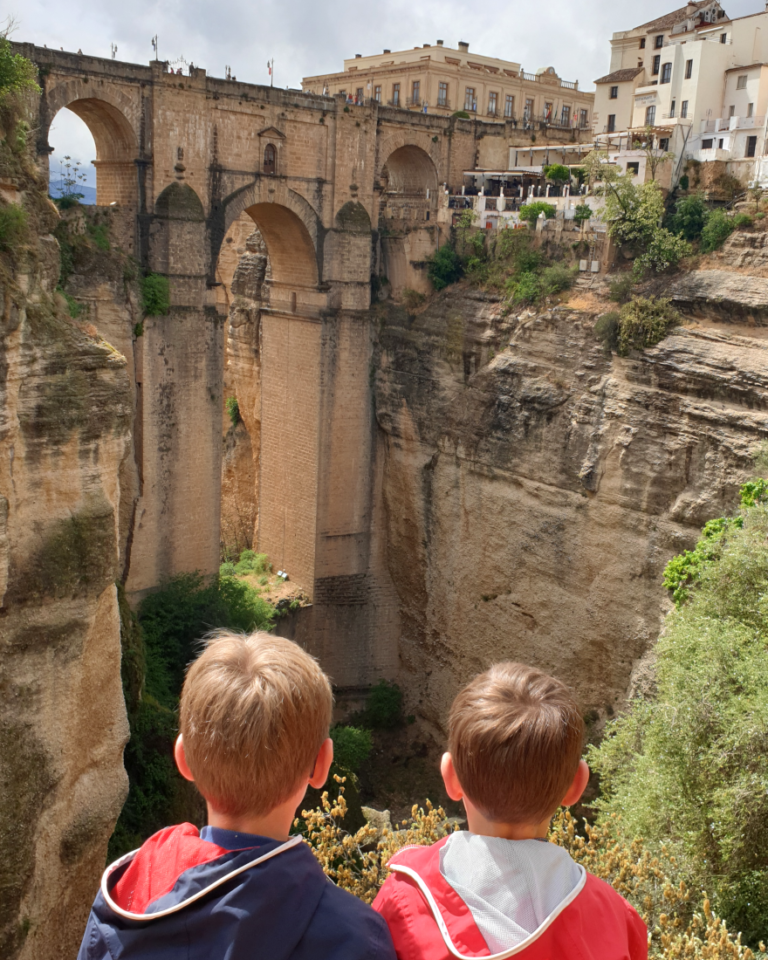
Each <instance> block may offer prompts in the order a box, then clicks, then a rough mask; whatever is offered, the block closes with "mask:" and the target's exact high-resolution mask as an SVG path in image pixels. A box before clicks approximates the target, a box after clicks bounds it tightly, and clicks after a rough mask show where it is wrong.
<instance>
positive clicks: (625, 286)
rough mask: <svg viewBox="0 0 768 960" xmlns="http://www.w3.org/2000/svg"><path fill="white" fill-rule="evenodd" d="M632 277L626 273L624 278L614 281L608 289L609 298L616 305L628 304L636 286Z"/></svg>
mask: <svg viewBox="0 0 768 960" xmlns="http://www.w3.org/2000/svg"><path fill="white" fill-rule="evenodd" d="M634 285H635V284H634V280H633V279H632V275H631V274H629V273H625V274H624V276H623V277H618V279H616V280H612V281H611V283H610V285H609V287H608V291H609V292H608V298H609V299H610V300H613V302H614V303H626V302H627V301H628V300H629V298H630V297H631V296H632V287H633V286H634Z"/></svg>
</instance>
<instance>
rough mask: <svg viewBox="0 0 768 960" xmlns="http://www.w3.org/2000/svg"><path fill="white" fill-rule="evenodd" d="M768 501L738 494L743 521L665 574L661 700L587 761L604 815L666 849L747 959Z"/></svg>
mask: <svg viewBox="0 0 768 960" xmlns="http://www.w3.org/2000/svg"><path fill="white" fill-rule="evenodd" d="M767 489H768V484H766V483H765V481H763V480H758V481H754V482H753V483H752V484H750V485H748V486H746V487H744V488H742V504H747V505H746V506H743V507H742V511H741V513H740V514H739V516H737V517H734V518H729V519H725V518H723V519H721V520H718V521H711V522H710V523H709V524H707V526H706V527H705V529H704V535H703V537H702V539H701V540H700V541H699V544H698V545H697V547H696V548H695V550H694V551H690V552H689V553H688V554H687V555H685V556H684V558H683V559H684V563H683V564H682V565H681V564H680V563H679V562H676V561H672V562H671V563H670V564H669V565H668V566H667V570H666V584H667V586H668V587H669V588H670V589H672V590H673V591H674V593H673V595H674V597H675V601H676V603H677V609H676V610H675V611H673V613H671V614H670V615H669V616H668V617H667V621H666V624H665V629H664V632H663V634H662V636H661V638H660V639H659V641H658V643H657V646H656V649H655V653H656V668H655V671H656V683H657V694H656V696H655V698H654V699H653V700H652V701H649V700H635V701H634V702H633V703H632V705H631V708H630V710H629V712H628V713H627V714H626V715H625V716H623V717H622V718H620V719H619V720H617V721H615V722H614V723H613V724H611V725H610V726H609V728H608V733H607V736H606V738H605V740H604V741H603V743H602V744H601V746H600V747H599V748H597V749H594V750H593V751H592V756H591V764H592V766H593V767H594V769H595V770H596V771H597V772H598V773H599V774H600V778H601V780H600V782H601V788H602V791H603V797H602V799H601V800H600V801H599V802H598V807H599V809H600V810H601V812H602V815H603V816H608V817H610V816H612V815H614V814H616V815H620V816H621V821H620V824H621V826H620V834H621V836H622V837H624V838H625V839H626V840H627V841H631V840H632V838H634V837H643V838H644V839H645V840H646V841H647V842H648V843H649V844H650V845H651V848H652V849H654V850H662V849H664V848H666V850H667V852H668V853H669V854H671V855H673V856H674V857H675V859H676V862H677V864H678V874H679V876H680V877H682V878H684V879H685V880H686V882H687V883H689V884H691V885H694V886H696V887H697V888H698V889H704V890H707V891H708V892H709V893H710V894H713V895H714V896H715V898H716V902H717V905H718V908H719V911H720V912H721V913H722V915H723V916H725V918H726V920H727V921H728V924H729V927H731V929H734V930H741V931H742V932H743V935H744V939H745V941H747V942H748V943H750V944H751V945H753V946H754V945H756V944H757V943H758V941H759V940H760V938H761V937H764V936H765V934H766V931H768V655H767V654H766V641H767V640H768V602H766V597H767V596H768V506H766V504H765V503H764V502H763V500H764V499H765V496H766V490H767ZM750 504H751V505H750Z"/></svg>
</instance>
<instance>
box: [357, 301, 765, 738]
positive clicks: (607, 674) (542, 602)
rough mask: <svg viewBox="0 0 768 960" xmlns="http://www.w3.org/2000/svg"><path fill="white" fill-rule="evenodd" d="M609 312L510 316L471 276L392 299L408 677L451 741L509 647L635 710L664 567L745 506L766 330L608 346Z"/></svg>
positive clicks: (386, 386)
mask: <svg viewBox="0 0 768 960" xmlns="http://www.w3.org/2000/svg"><path fill="white" fill-rule="evenodd" d="M593 307H594V301H593ZM596 309H599V305H598V306H597V307H596V308H594V309H583V310H577V309H573V308H570V307H568V306H567V305H565V306H560V307H556V308H554V309H550V310H547V311H545V312H543V313H539V314H536V313H535V312H533V311H525V312H522V313H520V314H519V315H514V314H512V315H509V316H505V315H504V311H503V310H502V304H500V303H498V302H495V301H494V300H492V299H489V298H486V297H483V296H482V295H481V294H479V293H477V292H473V291H471V290H469V289H465V288H461V287H457V288H451V289H449V290H448V291H446V292H445V293H444V294H443V295H441V296H439V297H438V298H436V299H435V300H434V301H433V302H432V303H430V304H429V306H428V307H426V308H425V309H424V310H423V311H422V312H420V313H418V314H417V315H415V316H414V315H410V314H408V313H407V312H406V311H405V310H403V309H396V308H390V309H388V310H386V311H384V310H383V311H382V316H381V331H382V332H381V337H380V346H379V355H378V360H377V372H376V388H375V403H376V417H377V421H378V424H379V427H380V429H381V441H380V454H381V456H382V458H383V460H384V479H383V484H382V495H383V497H384V498H385V502H386V508H387V518H388V520H387V535H388V561H389V569H390V572H391V575H392V578H393V580H394V582H395V584H396V587H397V591H398V595H399V601H400V611H401V625H402V626H401V641H400V658H401V666H402V671H403V673H402V677H403V680H404V683H405V685H406V687H407V688H408V690H409V693H410V696H411V698H412V701H413V703H414V706H415V707H416V709H417V710H418V712H420V713H421V714H422V715H423V716H424V717H425V719H427V720H428V721H431V722H432V723H433V724H434V728H433V729H435V731H436V732H438V733H439V731H440V730H441V729H442V728H443V726H444V720H445V714H446V709H447V705H448V704H449V702H450V700H451V698H452V696H453V695H454V694H455V692H456V690H457V688H458V687H459V685H460V684H462V683H463V682H465V681H466V680H467V679H468V678H469V677H471V676H472V675H473V674H474V673H475V672H476V671H478V670H480V669H482V668H484V667H485V666H486V665H487V664H489V663H490V662H491V661H493V660H498V659H501V658H510V659H518V660H522V661H525V662H528V663H534V664H537V665H539V666H541V667H542V668H544V669H546V670H549V671H552V672H554V673H555V674H557V675H558V676H560V677H562V678H563V679H565V680H567V681H568V682H570V683H572V684H573V685H574V686H575V687H576V689H577V690H578V693H579V695H580V698H581V701H582V704H583V706H584V708H585V712H586V713H587V715H588V717H589V718H590V719H591V720H592V721H594V722H598V721H599V720H601V719H603V718H605V717H606V716H610V715H611V714H612V713H613V712H614V711H616V710H617V709H620V708H621V706H622V705H623V703H624V698H625V695H626V691H627V686H628V683H629V680H630V675H631V673H632V670H633V666H634V665H635V664H636V663H637V662H638V660H639V658H641V657H642V656H643V654H644V653H645V651H646V650H648V648H649V645H651V644H652V642H653V640H654V639H655V637H656V636H657V634H658V630H659V625H660V617H661V614H662V612H663V610H664V607H665V602H666V597H665V591H664V590H663V588H662V585H661V574H662V571H663V567H664V564H665V563H666V561H667V560H668V559H669V558H670V556H672V555H673V554H675V553H678V552H679V551H680V550H681V549H683V548H684V547H687V546H689V545H690V544H691V543H692V542H693V541H694V540H695V538H696V537H697V534H698V532H699V530H700V528H701V526H702V524H703V523H704V522H705V521H706V520H708V519H710V518H712V517H714V516H719V515H721V514H723V513H726V512H731V511H733V510H734V508H735V507H736V505H737V499H738V498H737V489H738V486H739V484H740V483H741V482H743V480H744V479H745V478H746V477H747V476H748V475H749V474H750V471H751V468H752V461H751V456H752V454H753V452H754V450H755V448H756V447H757V445H758V443H759V441H760V440H761V439H763V438H765V437H766V436H768V416H766V410H767V409H768V344H767V343H766V341H764V340H760V339H754V338H752V337H750V336H742V335H739V331H738V330H736V331H735V332H731V331H729V330H728V329H727V328H717V327H714V326H712V325H710V326H706V325H702V324H698V325H692V326H689V327H683V328H680V329H678V330H677V331H676V332H674V334H673V335H671V336H669V337H668V338H667V339H666V340H664V341H663V342H662V343H660V344H659V345H658V346H656V347H654V348H653V349H649V350H647V351H645V352H644V353H641V354H637V355H635V356H632V357H630V358H627V359H620V358H617V357H612V358H611V357H610V356H606V355H605V353H604V351H603V348H602V346H601V345H600V344H599V343H597V342H596V341H595V339H594V335H593V332H592V330H593V326H594V322H595V316H596ZM603 309H605V308H603ZM742 332H743V331H742ZM747 332H749V331H747Z"/></svg>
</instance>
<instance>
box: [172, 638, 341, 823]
mask: <svg viewBox="0 0 768 960" xmlns="http://www.w3.org/2000/svg"><path fill="white" fill-rule="evenodd" d="M332 706H333V697H332V694H331V685H330V682H329V680H328V677H326V675H325V674H324V673H323V671H322V670H321V669H320V667H319V666H318V664H317V662H316V661H315V660H314V659H313V658H312V657H311V656H310V655H309V654H308V653H305V652H304V650H302V649H301V647H299V646H297V645H296V644H295V643H292V642H291V641H290V640H285V639H283V638H282V637H275V636H272V635H271V634H268V633H253V634H251V635H250V636H244V635H241V634H234V633H228V632H220V633H218V634H217V635H215V636H214V637H213V639H211V640H210V641H209V642H208V644H207V646H206V648H205V650H204V652H203V653H202V654H201V656H200V657H198V659H197V660H195V662H194V663H193V664H192V666H191V667H190V668H189V670H188V671H187V676H186V679H185V680H184V687H183V689H182V692H181V706H180V723H179V726H180V730H181V734H182V738H183V741H184V754H185V756H186V762H187V764H188V766H189V769H190V770H191V772H192V774H193V775H194V779H195V783H196V784H197V787H198V789H199V790H200V792H201V793H202V795H203V796H204V797H205V799H206V800H207V801H208V802H209V803H210V804H211V806H213V807H215V809H216V810H218V811H219V812H220V813H225V814H230V815H233V816H238V815H243V814H246V813H247V814H251V815H261V814H266V813H268V812H269V811H270V810H273V809H274V808H275V807H276V806H278V805H279V804H281V803H283V801H285V800H287V799H288V798H289V797H290V796H291V795H292V794H293V793H295V791H296V789H297V787H299V786H300V784H301V782H302V780H303V779H305V778H307V777H308V776H309V775H310V774H311V772H312V770H313V767H314V764H315V760H316V758H317V755H318V751H319V750H320V747H321V745H322V744H323V742H324V741H325V739H326V738H327V737H328V730H329V728H330V723H331V709H332Z"/></svg>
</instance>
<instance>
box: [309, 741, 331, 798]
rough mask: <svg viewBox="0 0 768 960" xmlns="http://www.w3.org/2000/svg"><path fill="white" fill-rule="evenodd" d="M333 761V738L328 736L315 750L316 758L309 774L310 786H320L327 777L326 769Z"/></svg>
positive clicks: (328, 768)
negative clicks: (316, 750)
mask: <svg viewBox="0 0 768 960" xmlns="http://www.w3.org/2000/svg"><path fill="white" fill-rule="evenodd" d="M332 763H333V740H331V738H330V737H328V739H327V740H323V742H322V744H321V746H320V749H319V750H318V752H317V759H316V760H315V766H314V769H313V770H312V773H310V775H309V785H310V787H315V788H316V789H317V788H320V787H322V785H323V784H324V783H325V781H326V780H327V779H328V771H329V770H330V769H331V764H332Z"/></svg>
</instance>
